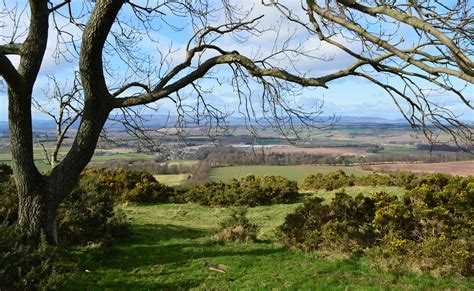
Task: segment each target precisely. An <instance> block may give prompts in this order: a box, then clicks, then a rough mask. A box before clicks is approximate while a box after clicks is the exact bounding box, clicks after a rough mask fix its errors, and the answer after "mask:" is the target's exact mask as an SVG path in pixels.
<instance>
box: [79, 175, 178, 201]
mask: <svg viewBox="0 0 474 291" xmlns="http://www.w3.org/2000/svg"><path fill="white" fill-rule="evenodd" d="M83 176H93V177H95V179H96V182H97V184H98V187H99V189H100V190H102V191H105V192H107V193H108V195H110V196H111V197H113V198H114V199H115V200H116V201H117V202H136V203H159V202H167V201H168V200H169V196H170V195H172V194H173V192H174V191H173V188H171V187H167V186H166V185H164V184H161V183H159V182H158V181H156V179H155V178H154V177H153V175H151V174H150V173H147V172H143V171H131V170H124V169H105V168H102V169H92V168H90V169H86V170H85V171H84V172H83Z"/></svg>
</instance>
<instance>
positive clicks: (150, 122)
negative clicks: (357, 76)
mask: <svg viewBox="0 0 474 291" xmlns="http://www.w3.org/2000/svg"><path fill="white" fill-rule="evenodd" d="M142 117H143V116H142ZM145 119H146V121H145V122H144V126H145V127H147V128H159V127H173V126H174V125H175V123H176V121H177V116H168V115H149V116H145ZM322 119H323V120H324V119H325V118H324V117H323V118H322ZM227 122H228V123H229V125H230V126H241V125H244V124H245V119H244V118H241V117H229V118H228V119H227ZM297 123H298V122H296V121H295V124H297ZM376 124H386V125H397V124H399V125H407V122H406V120H404V119H385V118H380V117H356V116H342V117H339V118H337V122H336V125H376ZM78 125H79V123H77V124H75V125H74V126H73V128H77V126H78ZM189 126H190V127H195V126H197V125H193V124H192V123H191V122H189ZM33 128H34V129H35V130H52V129H55V128H56V124H55V123H54V121H52V120H45V119H34V120H33ZM106 128H109V129H117V130H120V129H121V128H123V126H122V125H121V124H119V123H116V122H107V124H106ZM0 131H1V132H5V131H8V122H7V121H0Z"/></svg>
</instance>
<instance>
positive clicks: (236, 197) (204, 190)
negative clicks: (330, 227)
mask: <svg viewBox="0 0 474 291" xmlns="http://www.w3.org/2000/svg"><path fill="white" fill-rule="evenodd" d="M298 195H299V194H298V186H297V184H296V182H294V181H290V180H288V179H286V178H284V177H281V176H261V177H260V176H254V175H248V176H243V177H241V178H239V179H235V178H234V179H231V180H230V181H229V182H227V183H224V182H208V183H205V184H201V185H198V186H196V187H194V188H190V189H188V190H185V191H181V192H176V194H175V196H174V197H173V202H176V203H198V204H201V205H211V206H251V207H253V206H258V205H270V204H275V203H291V202H295V201H296V200H297V199H298Z"/></svg>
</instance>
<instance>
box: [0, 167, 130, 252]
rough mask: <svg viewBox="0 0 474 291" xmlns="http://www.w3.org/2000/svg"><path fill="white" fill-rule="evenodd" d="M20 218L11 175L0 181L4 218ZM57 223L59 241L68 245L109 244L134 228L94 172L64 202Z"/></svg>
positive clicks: (1, 216) (10, 220)
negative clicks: (119, 210)
mask: <svg viewBox="0 0 474 291" xmlns="http://www.w3.org/2000/svg"><path fill="white" fill-rule="evenodd" d="M17 217H18V197H17V195H16V192H15V184H14V181H13V178H12V177H10V178H9V179H8V180H5V182H3V183H0V220H1V221H5V222H4V223H8V224H14V222H15V221H16V220H17ZM7 219H8V221H6V220H7ZM1 221H0V222H1ZM57 223H58V240H59V243H60V244H67V245H77V244H86V243H89V242H96V243H100V244H103V245H104V246H109V245H110V244H111V243H112V242H114V241H115V240H117V239H121V238H124V237H126V236H128V235H129V234H130V231H131V224H130V222H129V221H128V219H126V217H125V216H124V214H123V213H120V212H118V211H117V210H114V199H113V197H112V196H110V195H109V193H108V192H107V191H105V190H103V189H102V186H101V184H99V183H98V182H97V177H96V176H95V175H92V174H83V175H82V177H81V180H80V181H79V184H78V185H77V187H76V188H75V189H74V191H73V192H72V193H71V194H70V195H68V196H67V197H66V199H64V201H63V202H62V203H61V205H60V206H59V208H58V218H57Z"/></svg>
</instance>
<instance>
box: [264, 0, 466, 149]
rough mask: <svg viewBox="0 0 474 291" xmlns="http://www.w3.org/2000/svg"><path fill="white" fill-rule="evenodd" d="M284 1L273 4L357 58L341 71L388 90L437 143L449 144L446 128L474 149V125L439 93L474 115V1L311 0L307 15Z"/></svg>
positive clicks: (407, 116) (457, 140) (411, 121)
mask: <svg viewBox="0 0 474 291" xmlns="http://www.w3.org/2000/svg"><path fill="white" fill-rule="evenodd" d="M280 2H283V1H270V2H268V3H265V5H268V6H274V7H276V8H277V9H279V11H280V12H281V13H282V14H283V15H285V16H286V17H287V19H289V20H290V21H292V22H294V23H296V24H298V25H300V26H301V27H303V28H305V29H306V30H307V31H308V33H309V34H311V35H314V36H315V37H317V38H318V39H319V40H320V41H322V42H325V43H328V44H330V45H332V46H333V47H334V48H336V49H339V50H342V51H344V52H345V53H347V54H349V55H350V56H352V57H353V58H354V59H355V62H354V63H353V65H351V66H349V67H347V68H346V69H344V70H341V71H339V72H337V73H335V74H336V75H341V76H348V75H352V76H355V77H359V78H363V79H365V80H368V81H369V82H371V83H373V84H374V85H375V86H378V87H380V88H382V89H383V90H384V91H385V92H386V93H387V94H388V95H389V96H390V97H391V98H392V99H393V101H394V103H395V105H396V106H397V107H398V109H399V110H400V112H401V113H402V114H403V116H404V117H405V119H406V120H407V121H408V122H409V124H410V125H411V126H412V128H413V129H416V130H421V131H422V132H423V134H424V135H425V137H426V138H427V139H428V141H430V142H431V143H436V142H442V141H440V140H437V137H438V134H439V131H440V130H441V131H442V132H444V133H448V134H449V135H450V136H451V138H452V140H451V141H454V142H455V143H456V144H457V145H458V146H460V147H461V148H464V149H467V150H469V149H470V148H471V147H472V145H473V131H472V125H470V124H469V123H466V122H463V121H462V120H461V118H460V116H458V115H456V114H455V113H454V112H452V111H451V110H449V108H447V106H446V103H445V102H444V101H441V102H440V101H435V100H434V98H432V95H441V96H443V97H445V98H449V97H450V96H454V97H455V98H456V99H458V100H460V101H462V103H463V104H464V105H465V109H466V110H468V111H469V112H471V113H472V111H471V110H473V109H474V107H473V104H472V93H473V91H472V83H473V82H474V62H473V61H472V57H473V53H474V50H473V48H474V46H473V44H474V18H473V5H472V2H471V3H470V1H439V0H421V1H420V0H407V1H386V0H366V1H354V0H336V1H324V3H322V2H320V1H314V0H306V1H304V2H305V3H302V5H303V6H302V10H303V11H304V12H305V15H304V18H303V17H299V15H297V14H295V11H294V10H291V9H289V8H288V7H287V6H285V5H284V4H283V3H280ZM341 36H342V37H341ZM354 43H355V44H357V45H355V46H354V45H353V44H354ZM469 86H470V88H467V89H466V87H469ZM463 89H464V90H463ZM465 91H467V92H465ZM466 94H467V95H466ZM469 94H471V96H469ZM469 98H471V99H469Z"/></svg>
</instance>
